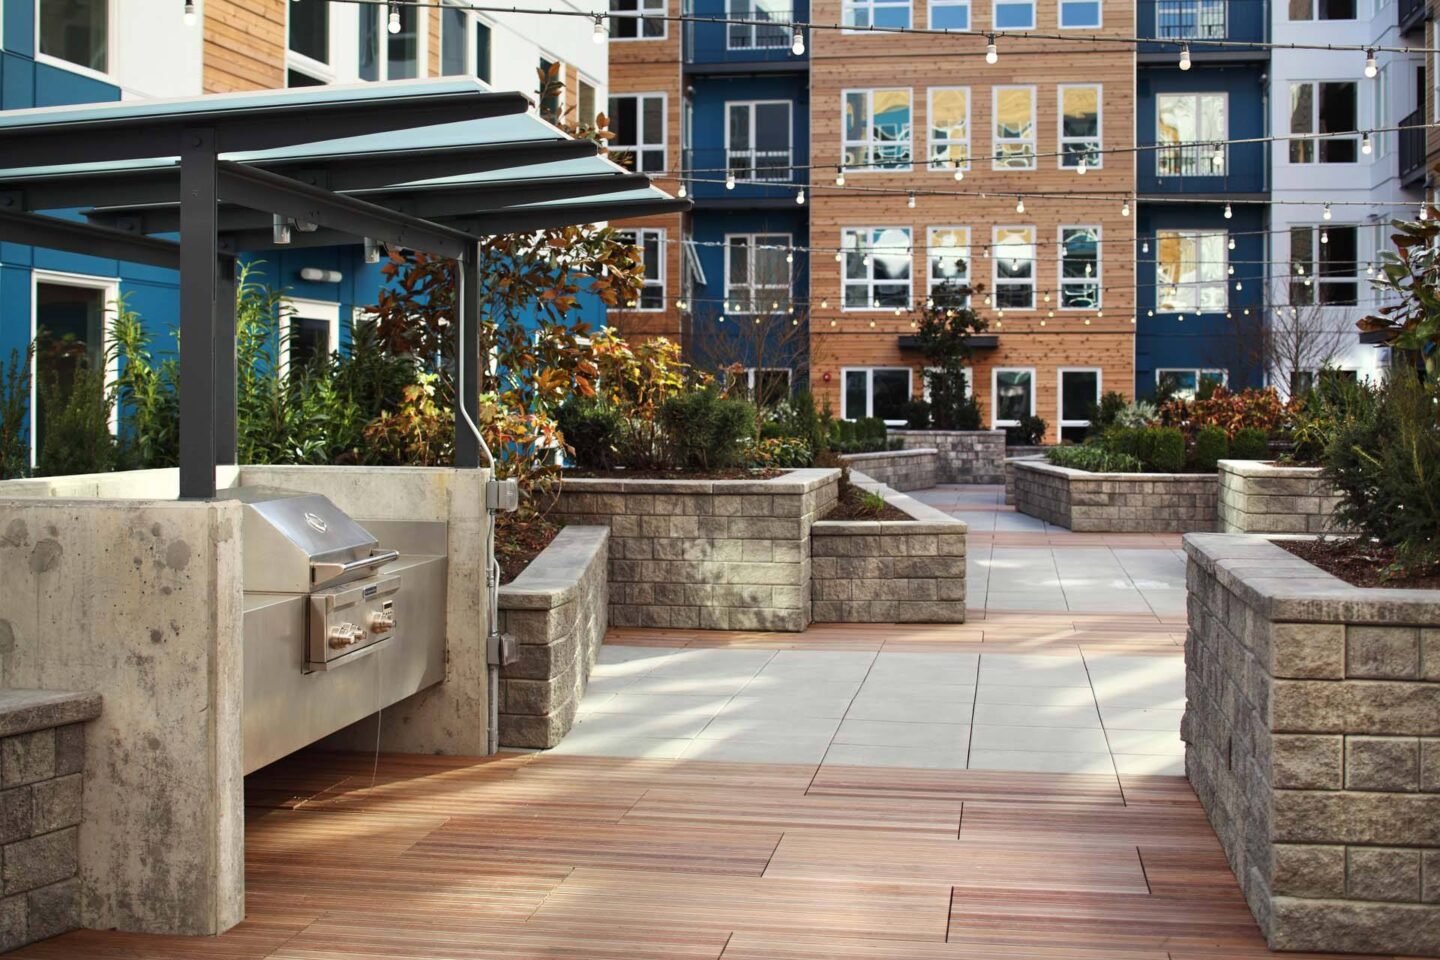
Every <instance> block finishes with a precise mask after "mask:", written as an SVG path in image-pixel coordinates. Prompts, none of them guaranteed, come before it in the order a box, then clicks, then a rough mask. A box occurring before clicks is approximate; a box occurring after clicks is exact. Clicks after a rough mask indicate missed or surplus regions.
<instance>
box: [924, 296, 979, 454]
mask: <svg viewBox="0 0 1440 960" xmlns="http://www.w3.org/2000/svg"><path fill="white" fill-rule="evenodd" d="M969 295H970V291H969V290H968V289H966V288H959V287H957V288H954V289H950V290H946V291H945V295H944V296H940V295H939V293H938V292H937V297H938V299H932V300H927V301H926V305H925V306H924V307H922V308H921V309H920V310H919V311H918V313H919V315H918V317H916V320H915V337H916V339H917V340H918V341H919V342H920V351H921V352H922V353H923V354H924V355H925V386H926V389H927V390H928V392H929V396H930V424H931V425H932V426H933V427H934V428H935V429H936V430H976V429H979V427H980V408H979V406H977V405H976V403H975V400H974V398H973V397H970V396H967V390H966V384H967V377H966V373H965V366H966V365H967V364H968V363H969V361H970V357H971V354H972V353H973V350H972V348H971V346H970V338H971V337H972V336H974V335H975V334H977V333H983V332H984V331H985V330H986V328H987V327H988V326H989V324H988V323H987V322H986V321H985V319H984V318H982V317H980V316H979V315H978V314H976V313H975V311H974V310H972V309H970V307H968V306H956V305H955V304H965V303H968V302H969Z"/></svg>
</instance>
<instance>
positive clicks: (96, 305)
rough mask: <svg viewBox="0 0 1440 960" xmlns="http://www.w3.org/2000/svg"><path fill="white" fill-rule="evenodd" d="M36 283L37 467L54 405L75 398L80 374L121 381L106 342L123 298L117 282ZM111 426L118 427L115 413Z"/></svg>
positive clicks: (61, 278)
mask: <svg viewBox="0 0 1440 960" xmlns="http://www.w3.org/2000/svg"><path fill="white" fill-rule="evenodd" d="M31 276H32V278H33V281H34V284H35V286H34V300H33V304H34V306H33V309H34V311H35V313H34V320H33V322H34V330H35V339H36V344H35V359H34V361H33V364H34V365H33V371H34V376H33V379H32V381H31V383H32V386H31V390H32V399H33V403H32V406H31V409H32V411H33V413H32V419H31V431H30V433H31V437H32V438H33V440H34V442H33V444H32V448H31V457H32V463H33V462H34V458H35V457H36V456H38V454H39V452H40V450H41V449H42V448H43V445H44V443H45V422H46V420H47V418H48V416H49V414H50V404H51V402H52V400H54V401H58V402H60V403H62V404H63V403H64V402H65V398H67V397H69V395H70V393H71V391H72V389H73V387H74V383H75V375H76V372H77V371H80V370H82V369H84V370H89V371H92V372H99V373H102V374H103V376H104V382H107V383H108V382H109V381H110V380H111V379H112V378H113V377H114V376H115V373H116V371H115V369H114V368H113V363H112V365H111V366H109V367H107V360H106V355H105V340H106V335H107V328H108V326H109V323H110V321H111V319H112V318H113V314H112V312H111V307H110V305H111V304H112V303H114V302H115V300H116V299H117V298H118V297H119V286H118V283H117V282H116V281H114V280H105V279H101V278H89V277H71V276H68V275H63V274H58V275H52V274H45V273H41V272H40V271H36V272H34V273H33V274H32V275H31ZM110 427H111V429H112V430H114V428H115V420H114V416H113V414H112V416H111V424H110Z"/></svg>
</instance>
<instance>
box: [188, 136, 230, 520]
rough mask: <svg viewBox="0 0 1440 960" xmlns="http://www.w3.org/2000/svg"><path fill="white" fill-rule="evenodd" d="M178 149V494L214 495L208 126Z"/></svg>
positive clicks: (212, 185) (212, 187)
mask: <svg viewBox="0 0 1440 960" xmlns="http://www.w3.org/2000/svg"><path fill="white" fill-rule="evenodd" d="M185 140H186V147H185V150H184V152H182V153H181V154H180V196H181V201H180V221H181V223H180V228H181V232H182V233H183V234H184V236H185V243H184V244H183V245H181V247H180V391H181V396H180V497H181V498H182V499H187V500H189V499H209V498H212V497H214V496H215V464H216V452H217V448H216V445H215V437H216V433H217V427H218V422H219V420H220V418H221V417H223V416H225V415H226V414H227V413H228V415H229V417H230V418H231V419H232V420H233V419H234V417H235V407H234V406H233V405H232V406H231V407H230V409H229V410H228V411H222V410H220V409H219V403H218V396H217V394H218V391H217V390H216V385H215V369H216V355H217V350H216V346H215V343H216V336H217V331H216V323H215V321H216V317H215V298H216V293H217V290H216V288H217V283H216V280H217V274H218V272H219V269H218V267H219V262H218V261H219V249H218V248H217V246H216V237H215V202H216V160H215V155H216V150H215V135H214V131H212V130H190V131H187V133H186V137H185Z"/></svg>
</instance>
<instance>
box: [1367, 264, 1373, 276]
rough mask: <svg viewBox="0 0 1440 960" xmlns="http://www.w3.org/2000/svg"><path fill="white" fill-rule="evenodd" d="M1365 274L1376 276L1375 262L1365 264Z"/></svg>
mask: <svg viewBox="0 0 1440 960" xmlns="http://www.w3.org/2000/svg"><path fill="white" fill-rule="evenodd" d="M1365 276H1367V277H1373V276H1375V264H1373V263H1370V264H1366V265H1365Z"/></svg>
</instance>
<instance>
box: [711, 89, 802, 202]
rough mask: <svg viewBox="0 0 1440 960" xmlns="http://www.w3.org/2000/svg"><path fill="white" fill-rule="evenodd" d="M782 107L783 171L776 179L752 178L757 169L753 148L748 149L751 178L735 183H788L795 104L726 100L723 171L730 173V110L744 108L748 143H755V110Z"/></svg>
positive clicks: (793, 144) (793, 141) (793, 152)
mask: <svg viewBox="0 0 1440 960" xmlns="http://www.w3.org/2000/svg"><path fill="white" fill-rule="evenodd" d="M777 105H779V106H783V107H784V108H785V138H786V147H785V164H784V170H783V172H782V173H781V175H780V177H779V178H778V179H769V180H761V179H757V178H756V177H754V176H753V174H754V173H755V172H756V170H757V169H758V166H757V165H756V163H755V162H754V156H755V148H754V147H753V146H752V147H750V156H751V163H750V171H751V174H752V175H751V176H746V177H736V178H735V181H736V182H737V183H789V182H790V181H791V180H792V179H793V176H792V174H793V171H792V170H791V167H790V165H791V164H793V163H794V162H795V104H794V102H793V101H790V100H726V101H725V169H726V170H727V171H731V170H732V169H733V168H732V167H731V166H730V151H731V149H732V148H731V146H730V110H731V109H732V108H735V107H745V108H746V112H747V113H749V115H750V142H751V143H752V144H753V143H754V142H755V113H756V108H758V107H762V106H772V107H773V106H777Z"/></svg>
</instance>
